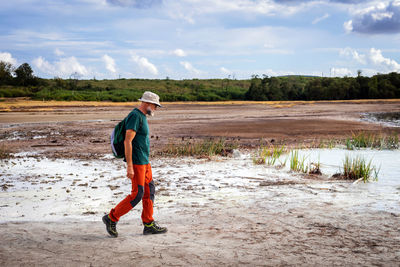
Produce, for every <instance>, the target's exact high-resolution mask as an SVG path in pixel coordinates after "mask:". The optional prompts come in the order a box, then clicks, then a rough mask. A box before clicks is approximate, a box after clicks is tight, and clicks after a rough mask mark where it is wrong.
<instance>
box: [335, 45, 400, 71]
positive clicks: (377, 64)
mask: <svg viewBox="0 0 400 267" xmlns="http://www.w3.org/2000/svg"><path fill="white" fill-rule="evenodd" d="M340 55H341V56H346V57H350V58H351V59H352V60H354V61H355V62H356V63H360V64H363V65H370V66H372V67H373V68H374V69H377V70H378V71H379V72H392V71H396V72H399V71H400V64H399V63H398V62H396V61H395V60H394V59H390V58H386V57H384V56H383V55H382V51H381V50H379V49H376V48H371V49H370V50H369V51H368V52H367V53H366V54H360V53H359V52H357V51H356V50H355V49H352V48H349V47H347V48H345V49H341V50H340Z"/></svg>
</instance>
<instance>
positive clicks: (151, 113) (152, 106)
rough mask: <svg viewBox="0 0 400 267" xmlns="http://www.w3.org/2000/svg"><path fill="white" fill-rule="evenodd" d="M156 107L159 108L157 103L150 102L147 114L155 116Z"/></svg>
mask: <svg viewBox="0 0 400 267" xmlns="http://www.w3.org/2000/svg"><path fill="white" fill-rule="evenodd" d="M156 109H157V105H155V104H152V103H148V104H147V108H146V111H147V115H150V116H154V112H155V111H156Z"/></svg>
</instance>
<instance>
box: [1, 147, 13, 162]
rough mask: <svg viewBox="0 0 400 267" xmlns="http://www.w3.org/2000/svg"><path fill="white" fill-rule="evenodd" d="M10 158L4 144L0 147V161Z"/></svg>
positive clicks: (8, 150)
mask: <svg viewBox="0 0 400 267" xmlns="http://www.w3.org/2000/svg"><path fill="white" fill-rule="evenodd" d="M11 157H12V155H11V151H10V149H9V148H8V147H7V146H5V145H4V144H2V145H0V159H9V158H11Z"/></svg>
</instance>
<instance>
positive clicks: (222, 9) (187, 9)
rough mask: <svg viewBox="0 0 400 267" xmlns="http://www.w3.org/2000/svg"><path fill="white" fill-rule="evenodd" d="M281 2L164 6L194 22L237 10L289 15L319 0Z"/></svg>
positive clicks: (221, 0)
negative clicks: (199, 18)
mask: <svg viewBox="0 0 400 267" xmlns="http://www.w3.org/2000/svg"><path fill="white" fill-rule="evenodd" d="M281 2H282V3H279V2H278V1H274V0H257V1H254V0H239V1H232V0H203V1H197V0H183V1H173V0H169V1H168V0H166V1H164V6H165V7H166V10H168V13H169V16H170V17H172V18H174V19H179V20H183V21H186V22H187V23H190V24H196V18H197V17H198V16H201V15H204V14H206V15H208V14H221V13H229V12H230V13H233V12H239V13H242V14H249V15H263V16H276V15H282V16H290V15H293V14H296V13H298V12H300V11H303V10H305V9H308V8H310V7H312V6H314V5H316V4H319V1H305V2H299V3H297V4H295V5H290V4H289V5H287V3H285V2H286V1H285V2H284V1H281Z"/></svg>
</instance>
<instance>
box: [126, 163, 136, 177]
mask: <svg viewBox="0 0 400 267" xmlns="http://www.w3.org/2000/svg"><path fill="white" fill-rule="evenodd" d="M134 174H135V172H134V171H133V166H132V165H130V164H128V167H127V168H126V177H128V178H129V179H131V180H132V179H133V175H134Z"/></svg>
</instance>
